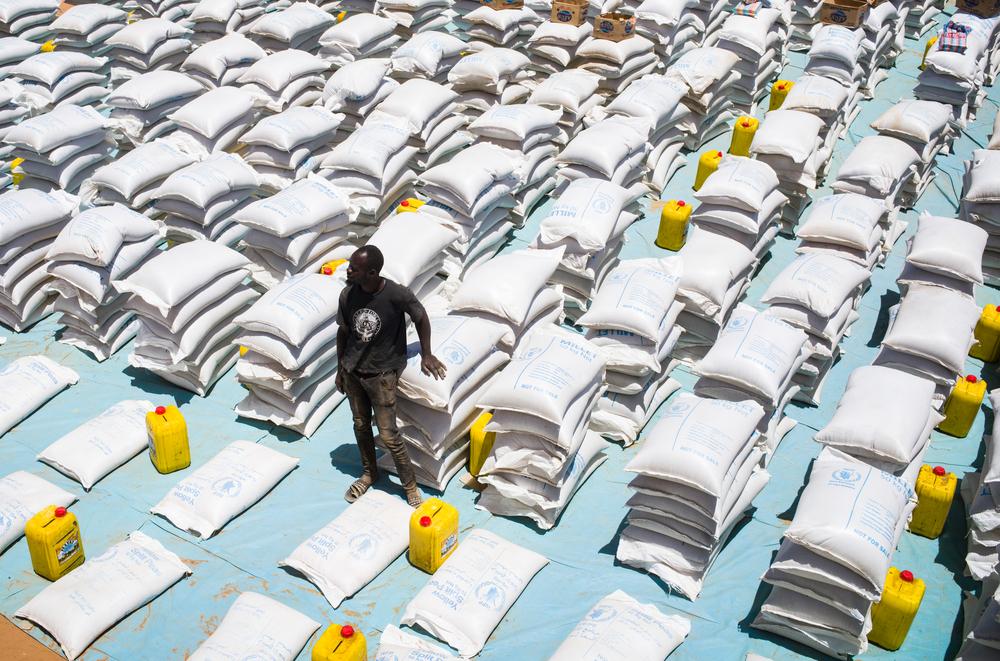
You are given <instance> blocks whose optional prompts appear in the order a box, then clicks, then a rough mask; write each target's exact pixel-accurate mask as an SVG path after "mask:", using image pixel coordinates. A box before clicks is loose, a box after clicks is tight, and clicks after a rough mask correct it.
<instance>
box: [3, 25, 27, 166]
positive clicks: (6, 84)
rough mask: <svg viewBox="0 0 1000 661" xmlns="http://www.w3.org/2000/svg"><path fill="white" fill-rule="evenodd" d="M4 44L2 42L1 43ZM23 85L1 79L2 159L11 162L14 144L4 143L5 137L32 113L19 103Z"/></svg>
mask: <svg viewBox="0 0 1000 661" xmlns="http://www.w3.org/2000/svg"><path fill="white" fill-rule="evenodd" d="M0 46H2V44H0ZM20 93H21V86H20V85H18V84H17V83H16V82H15V81H13V80H4V81H0V160H2V161H4V162H6V163H9V162H10V161H9V159H10V158H11V154H13V153H14V146H13V145H5V144H3V139H4V138H5V137H6V135H7V133H8V132H9V131H10V129H12V128H13V127H14V125H15V124H17V123H18V122H20V121H21V120H22V119H24V118H25V117H27V116H28V115H29V114H30V112H31V111H30V110H28V109H27V108H25V107H24V106H23V105H21V104H20V103H18V101H17V96H18V94H20Z"/></svg>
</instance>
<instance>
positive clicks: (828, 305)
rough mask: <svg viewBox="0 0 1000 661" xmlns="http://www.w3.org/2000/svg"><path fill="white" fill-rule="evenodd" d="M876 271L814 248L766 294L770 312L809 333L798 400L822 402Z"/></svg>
mask: <svg viewBox="0 0 1000 661" xmlns="http://www.w3.org/2000/svg"><path fill="white" fill-rule="evenodd" d="M870 278H871V272H870V271H869V270H868V269H867V268H865V267H864V266H862V265H860V264H856V263H854V262H852V261H850V260H847V259H844V258H842V257H839V256H837V255H831V254H823V253H813V254H805V255H800V256H799V257H797V258H796V259H795V260H794V261H792V263H790V264H789V265H788V266H786V267H785V268H784V269H783V270H782V271H781V272H780V273H779V274H778V275H777V276H775V277H774V279H772V280H771V284H770V285H769V286H768V288H767V291H765V292H764V294H763V296H761V299H760V300H761V303H764V304H765V305H767V306H768V307H767V309H766V310H765V311H764V314H765V315H767V316H769V317H774V318H776V319H781V320H782V321H784V322H785V323H787V324H788V325H789V326H792V327H794V328H799V329H801V330H803V331H805V332H806V334H807V336H808V338H807V341H806V350H807V351H808V357H807V359H806V361H805V362H804V363H802V364H801V365H800V366H799V369H798V373H797V374H796V375H795V376H794V378H793V383H794V384H795V385H797V386H798V387H799V391H798V393H797V394H796V395H795V399H797V400H799V401H803V402H806V403H809V404H816V405H818V404H819V403H820V398H821V397H822V392H823V385H824V383H825V381H826V377H827V375H828V374H829V372H830V369H831V368H832V367H833V365H834V363H836V362H837V360H838V359H839V358H840V355H841V350H840V342H841V340H842V339H843V338H844V336H845V335H846V334H847V333H848V332H849V331H850V328H851V325H852V324H853V323H854V322H855V321H857V320H858V318H859V317H860V315H859V314H858V312H857V308H858V305H859V304H860V302H861V297H862V296H863V295H864V293H865V291H866V290H867V288H868V284H869V279H870Z"/></svg>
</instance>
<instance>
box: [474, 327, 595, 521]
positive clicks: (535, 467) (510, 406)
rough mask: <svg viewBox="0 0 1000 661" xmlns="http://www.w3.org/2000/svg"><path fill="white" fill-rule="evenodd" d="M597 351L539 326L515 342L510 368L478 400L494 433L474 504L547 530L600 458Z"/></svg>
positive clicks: (586, 342) (558, 330)
mask: <svg viewBox="0 0 1000 661" xmlns="http://www.w3.org/2000/svg"><path fill="white" fill-rule="evenodd" d="M604 365H605V361H604V358H603V356H602V355H601V352H600V350H599V349H598V348H597V347H596V346H595V345H594V344H593V343H592V342H590V341H589V340H586V339H584V338H583V337H581V336H580V335H577V334H576V333H572V332H570V331H567V330H565V329H562V328H557V327H554V326H551V327H548V328H544V327H543V328H540V329H539V330H536V331H533V332H532V333H530V334H529V335H527V336H526V337H525V338H524V339H523V341H522V342H521V343H520V344H519V345H518V347H517V349H516V351H515V352H514V354H513V356H512V358H511V361H510V363H509V364H508V365H507V367H505V368H504V369H503V370H502V371H501V372H500V375H499V376H497V377H496V378H495V379H494V380H493V381H492V383H491V384H490V386H489V388H488V389H487V390H486V392H485V393H484V394H483V395H482V397H481V398H480V400H479V406H480V407H482V408H486V409H492V411H493V418H492V420H490V422H489V424H488V425H487V426H486V430H487V431H494V432H496V440H495V442H494V444H493V450H492V452H491V454H490V456H489V457H487V458H486V461H485V462H484V464H483V468H482V470H481V471H480V475H479V480H480V482H482V483H484V484H486V485H487V486H486V489H484V490H483V492H482V494H481V496H480V498H479V500H478V501H477V503H476V507H478V508H480V509H484V510H487V511H489V512H491V513H492V514H495V515H499V516H523V517H527V518H529V519H531V520H532V521H534V522H535V523H536V524H537V525H538V527H540V528H542V529H544V530H547V529H549V528H552V527H553V526H555V525H556V522H557V521H558V519H559V516H560V515H561V514H562V512H563V511H564V510H565V509H566V506H567V505H568V504H569V501H570V499H571V498H572V497H573V495H574V494H575V493H576V491H577V490H578V489H579V488H580V486H581V485H582V484H583V482H584V481H585V480H586V479H587V477H588V476H589V475H590V474H591V473H592V472H593V471H594V470H595V469H596V468H597V467H598V466H599V465H600V464H601V463H603V462H604V460H605V459H606V456H605V455H604V453H603V452H602V450H603V448H604V446H605V443H604V440H603V439H602V438H601V437H600V436H599V435H598V434H596V433H595V432H592V431H589V429H588V425H589V420H590V416H591V413H592V412H593V411H594V409H595V407H596V405H597V402H598V400H599V399H600V398H601V396H602V394H603V393H604Z"/></svg>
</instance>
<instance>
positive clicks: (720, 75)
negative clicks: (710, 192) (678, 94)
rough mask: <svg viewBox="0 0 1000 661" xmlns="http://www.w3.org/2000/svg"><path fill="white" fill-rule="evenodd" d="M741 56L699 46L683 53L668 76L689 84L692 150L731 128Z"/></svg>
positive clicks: (686, 102) (689, 142) (689, 143)
mask: <svg viewBox="0 0 1000 661" xmlns="http://www.w3.org/2000/svg"><path fill="white" fill-rule="evenodd" d="M738 63H739V56H737V55H736V54H735V53H733V52H732V51H728V50H725V49H722V48H715V47H704V48H696V49H693V50H691V51H688V52H687V53H685V54H684V55H682V56H681V57H680V58H679V59H678V60H677V61H676V62H674V63H673V64H671V65H670V67H669V68H668V69H667V75H668V76H670V77H673V78H677V79H679V80H680V81H681V82H683V83H684V85H686V86H687V94H686V95H685V97H684V105H686V106H687V107H688V108H690V109H691V112H692V113H694V120H695V131H694V132H693V133H692V134H691V135H690V136H689V137H688V139H687V140H686V141H685V146H686V147H687V148H688V149H690V150H691V151H698V150H700V149H701V148H702V147H703V146H704V145H705V143H707V142H708V141H709V140H711V139H712V138H714V137H716V136H718V135H719V134H720V133H725V132H726V131H727V130H729V120H731V119H732V118H733V111H732V107H733V100H732V96H733V89H734V86H735V84H736V82H737V81H739V79H740V73H739V71H737V70H736V67H737V64H738Z"/></svg>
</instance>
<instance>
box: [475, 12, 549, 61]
mask: <svg viewBox="0 0 1000 661" xmlns="http://www.w3.org/2000/svg"><path fill="white" fill-rule="evenodd" d="M540 23H542V17H541V16H539V15H538V14H536V13H535V12H534V11H533V10H532V9H531V8H530V7H527V6H523V7H509V8H507V7H502V6H501V7H499V8H495V7H494V5H492V4H490V5H483V6H482V7H479V8H478V9H474V10H472V11H471V12H469V13H467V14H465V15H464V16H462V17H461V18H458V19H456V20H455V25H456V26H457V27H458V29H459V31H460V33H461V34H463V35H464V36H466V37H468V44H469V50H473V51H476V50H481V49H484V48H489V47H492V46H503V47H504V48H512V49H516V50H518V51H520V50H523V49H524V48H525V46H527V44H528V40H529V39H530V37H531V35H532V33H534V32H535V29H536V28H537V27H538V25H539V24H540Z"/></svg>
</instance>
